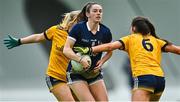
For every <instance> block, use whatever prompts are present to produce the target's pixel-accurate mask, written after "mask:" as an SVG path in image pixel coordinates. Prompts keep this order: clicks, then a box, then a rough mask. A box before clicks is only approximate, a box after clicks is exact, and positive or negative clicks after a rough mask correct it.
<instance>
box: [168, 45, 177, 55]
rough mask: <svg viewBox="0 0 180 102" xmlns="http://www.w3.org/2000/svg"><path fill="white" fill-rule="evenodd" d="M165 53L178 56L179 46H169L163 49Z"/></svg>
mask: <svg viewBox="0 0 180 102" xmlns="http://www.w3.org/2000/svg"><path fill="white" fill-rule="evenodd" d="M165 51H166V52H171V53H174V54H178V55H180V46H176V45H173V44H169V45H167V46H166V47H165Z"/></svg>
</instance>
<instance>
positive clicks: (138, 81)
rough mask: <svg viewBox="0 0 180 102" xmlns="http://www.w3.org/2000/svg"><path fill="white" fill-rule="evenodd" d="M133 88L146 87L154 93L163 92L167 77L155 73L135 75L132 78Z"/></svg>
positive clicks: (145, 88)
mask: <svg viewBox="0 0 180 102" xmlns="http://www.w3.org/2000/svg"><path fill="white" fill-rule="evenodd" d="M132 86H133V87H132V89H133V90H136V89H144V90H147V91H150V92H152V93H154V94H157V93H162V92H163V91H164V88H165V78H164V77H159V76H154V75H142V76H138V77H134V78H133V80H132Z"/></svg>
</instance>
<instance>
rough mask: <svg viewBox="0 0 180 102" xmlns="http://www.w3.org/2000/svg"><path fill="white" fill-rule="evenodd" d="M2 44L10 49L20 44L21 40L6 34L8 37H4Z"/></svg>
mask: <svg viewBox="0 0 180 102" xmlns="http://www.w3.org/2000/svg"><path fill="white" fill-rule="evenodd" d="M4 44H5V45H6V47H7V48H8V49H12V48H14V47H17V46H19V45H21V40H20V39H17V38H15V37H13V36H10V35H8V38H5V39H4Z"/></svg>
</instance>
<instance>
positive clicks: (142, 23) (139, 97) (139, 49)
mask: <svg viewBox="0 0 180 102" xmlns="http://www.w3.org/2000/svg"><path fill="white" fill-rule="evenodd" d="M115 49H120V50H124V51H126V52H127V53H128V55H129V57H130V62H131V68H132V69H131V70H132V74H133V79H134V80H133V81H132V84H133V85H132V86H133V87H132V101H159V99H160V97H161V95H162V93H163V91H164V88H165V78H164V72H163V70H162V68H161V65H160V62H161V53H162V52H172V53H175V54H178V55H180V46H176V45H174V44H172V43H170V42H168V41H166V40H162V39H160V38H159V37H157V36H156V33H155V28H154V25H153V24H152V23H151V22H150V21H149V20H148V19H147V18H144V17H136V18H134V19H133V21H132V23H131V34H130V35H127V36H125V37H122V38H120V40H118V41H115V42H112V43H107V44H102V45H98V46H95V47H91V48H88V47H84V48H82V47H81V48H78V47H77V48H76V51H79V52H84V53H97V52H102V51H111V50H115Z"/></svg>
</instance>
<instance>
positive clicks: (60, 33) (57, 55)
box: [45, 26, 69, 82]
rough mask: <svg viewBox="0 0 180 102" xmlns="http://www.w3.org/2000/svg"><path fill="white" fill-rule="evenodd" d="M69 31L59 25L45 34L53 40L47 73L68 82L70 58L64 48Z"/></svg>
mask: <svg viewBox="0 0 180 102" xmlns="http://www.w3.org/2000/svg"><path fill="white" fill-rule="evenodd" d="M67 35H68V33H67V32H66V31H64V30H61V29H60V28H59V27H58V26H52V27H51V28H49V29H48V30H46V31H45V36H46V37H47V38H48V39H50V40H52V47H51V52H50V58H49V65H48V69H47V72H46V74H47V75H49V76H52V77H54V78H56V79H59V80H62V81H64V82H66V69H67V65H68V61H69V60H68V58H67V57H65V55H64V54H63V48H64V44H65V41H66V39H67Z"/></svg>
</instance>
